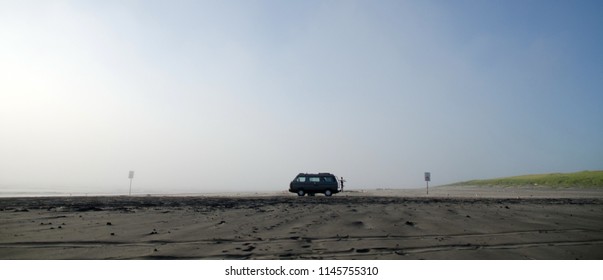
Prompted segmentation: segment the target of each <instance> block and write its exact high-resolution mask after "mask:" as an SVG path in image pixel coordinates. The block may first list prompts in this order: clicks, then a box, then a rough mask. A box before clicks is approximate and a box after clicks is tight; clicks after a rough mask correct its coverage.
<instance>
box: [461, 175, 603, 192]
mask: <svg viewBox="0 0 603 280" xmlns="http://www.w3.org/2000/svg"><path fill="white" fill-rule="evenodd" d="M452 185H457V186H458V185H465V186H501V187H520V186H547V187H559V188H571V187H574V188H600V187H603V171H581V172H575V173H550V174H533V175H522V176H514V177H505V178H495V179H487V180H471V181H465V182H459V183H455V184H452Z"/></svg>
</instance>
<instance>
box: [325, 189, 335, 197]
mask: <svg viewBox="0 0 603 280" xmlns="http://www.w3.org/2000/svg"><path fill="white" fill-rule="evenodd" d="M331 195H333V193H332V192H331V190H326V191H325V196H331Z"/></svg>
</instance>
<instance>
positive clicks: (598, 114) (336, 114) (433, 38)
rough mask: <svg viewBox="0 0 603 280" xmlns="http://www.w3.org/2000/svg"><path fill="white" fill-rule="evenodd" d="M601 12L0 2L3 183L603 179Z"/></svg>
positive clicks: (233, 187)
mask: <svg viewBox="0 0 603 280" xmlns="http://www.w3.org/2000/svg"><path fill="white" fill-rule="evenodd" d="M601 15H603V3H602V2H601V1H580V0H579V1H554V0H543V1H537V0H530V1H512V0H511V1H499V0H491V1H458V0H453V1H444V0H440V1H330V0H324V1H312V0H309V1H261V0H258V1H5V0H1V1H0V191H2V189H4V190H5V191H7V190H24V189H31V188H37V189H44V190H55V191H65V190H67V191H74V192H114V193H124V192H126V193H127V191H128V187H129V183H130V181H129V179H128V171H129V170H134V171H135V172H136V173H135V177H134V180H133V193H185V192H218V191H229V192H233V191H234V192H239V191H241V192H253V191H282V190H287V189H288V185H289V182H290V181H291V180H292V179H293V178H294V177H295V176H296V175H297V174H298V173H300V172H331V173H334V174H335V175H336V176H338V177H341V176H343V177H345V178H346V180H347V187H348V188H349V189H355V188H356V189H360V188H419V187H424V185H425V182H424V181H423V180H424V178H423V173H424V172H427V171H429V172H431V180H432V182H431V184H432V185H443V184H448V183H453V182H458V181H465V180H470V179H480V178H493V177H503V176H513V175H523V174H534V173H552V172H575V171H582V170H603V144H602V143H603V110H602V108H603V51H601V50H603V16H601Z"/></svg>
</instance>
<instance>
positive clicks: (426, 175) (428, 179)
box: [425, 172, 431, 182]
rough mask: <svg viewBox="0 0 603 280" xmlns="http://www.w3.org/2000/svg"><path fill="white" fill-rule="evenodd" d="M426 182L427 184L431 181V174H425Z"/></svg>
mask: <svg viewBox="0 0 603 280" xmlns="http://www.w3.org/2000/svg"><path fill="white" fill-rule="evenodd" d="M425 181H426V182H429V181H431V173H430V172H425Z"/></svg>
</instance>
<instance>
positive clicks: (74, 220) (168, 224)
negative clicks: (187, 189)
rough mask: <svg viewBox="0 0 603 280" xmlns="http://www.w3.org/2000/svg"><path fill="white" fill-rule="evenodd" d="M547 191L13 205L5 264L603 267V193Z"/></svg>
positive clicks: (7, 206)
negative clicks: (573, 262) (580, 262)
mask: <svg viewBox="0 0 603 280" xmlns="http://www.w3.org/2000/svg"><path fill="white" fill-rule="evenodd" d="M541 190H542V189H540V190H539V191H537V193H536V194H535V193H534V190H531V191H526V192H522V191H521V190H513V191H512V192H509V191H507V192H503V193H504V194H506V195H501V192H500V191H498V190H495V189H488V188H482V189H476V188H464V189H463V188H457V189H446V188H443V189H434V190H433V191H432V193H431V194H430V196H425V195H424V194H422V191H420V190H412V191H405V192H404V191H402V192H400V191H394V190H381V191H355V192H348V193H343V194H342V195H337V196H333V197H324V196H316V197H296V196H294V195H290V194H278V195H272V196H264V195H260V196H233V197H225V196H222V197H221V196H210V197H52V198H2V199H0V217H2V219H0V228H1V229H2V230H1V231H0V258H1V259H603V192H601V191H596V190H590V191H585V190H571V191H568V190H565V191H564V192H557V193H556V191H555V190H546V191H541ZM468 191H469V192H473V193H468ZM413 192H416V193H413ZM451 193H452V194H451ZM518 193H519V195H518ZM545 194H546V195H545Z"/></svg>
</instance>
